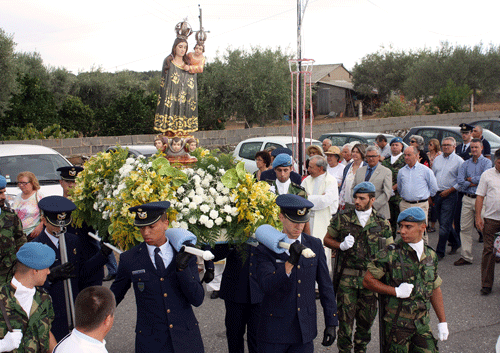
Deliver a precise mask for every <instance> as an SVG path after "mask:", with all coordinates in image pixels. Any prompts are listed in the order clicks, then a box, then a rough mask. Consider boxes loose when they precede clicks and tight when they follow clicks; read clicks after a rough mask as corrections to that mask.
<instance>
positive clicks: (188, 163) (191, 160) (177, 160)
mask: <svg viewBox="0 0 500 353" xmlns="http://www.w3.org/2000/svg"><path fill="white" fill-rule="evenodd" d="M165 158H167V159H168V161H169V162H170V164H173V165H176V164H180V165H182V167H184V168H190V167H192V166H193V165H194V164H195V163H196V162H198V159H197V158H196V157H192V156H190V155H189V154H185V155H183V156H166V157H165Z"/></svg>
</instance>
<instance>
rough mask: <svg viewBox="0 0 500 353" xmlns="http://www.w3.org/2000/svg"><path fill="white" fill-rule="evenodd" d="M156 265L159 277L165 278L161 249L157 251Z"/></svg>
mask: <svg viewBox="0 0 500 353" xmlns="http://www.w3.org/2000/svg"><path fill="white" fill-rule="evenodd" d="M155 265H156V272H157V273H158V275H159V276H163V275H164V273H165V264H164V263H163V259H162V258H161V256H160V248H156V249H155Z"/></svg>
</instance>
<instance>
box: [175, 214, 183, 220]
mask: <svg viewBox="0 0 500 353" xmlns="http://www.w3.org/2000/svg"><path fill="white" fill-rule="evenodd" d="M175 217H176V220H177V221H180V220H181V219H182V213H177V216H175Z"/></svg>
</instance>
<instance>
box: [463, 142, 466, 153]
mask: <svg viewBox="0 0 500 353" xmlns="http://www.w3.org/2000/svg"><path fill="white" fill-rule="evenodd" d="M466 149H467V145H465V144H464V146H463V147H462V153H465V150H466Z"/></svg>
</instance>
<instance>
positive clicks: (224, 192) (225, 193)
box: [222, 186, 230, 195]
mask: <svg viewBox="0 0 500 353" xmlns="http://www.w3.org/2000/svg"><path fill="white" fill-rule="evenodd" d="M229 191H230V190H229V189H228V188H226V187H225V186H224V188H223V189H222V193H223V194H224V195H227V194H229Z"/></svg>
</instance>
